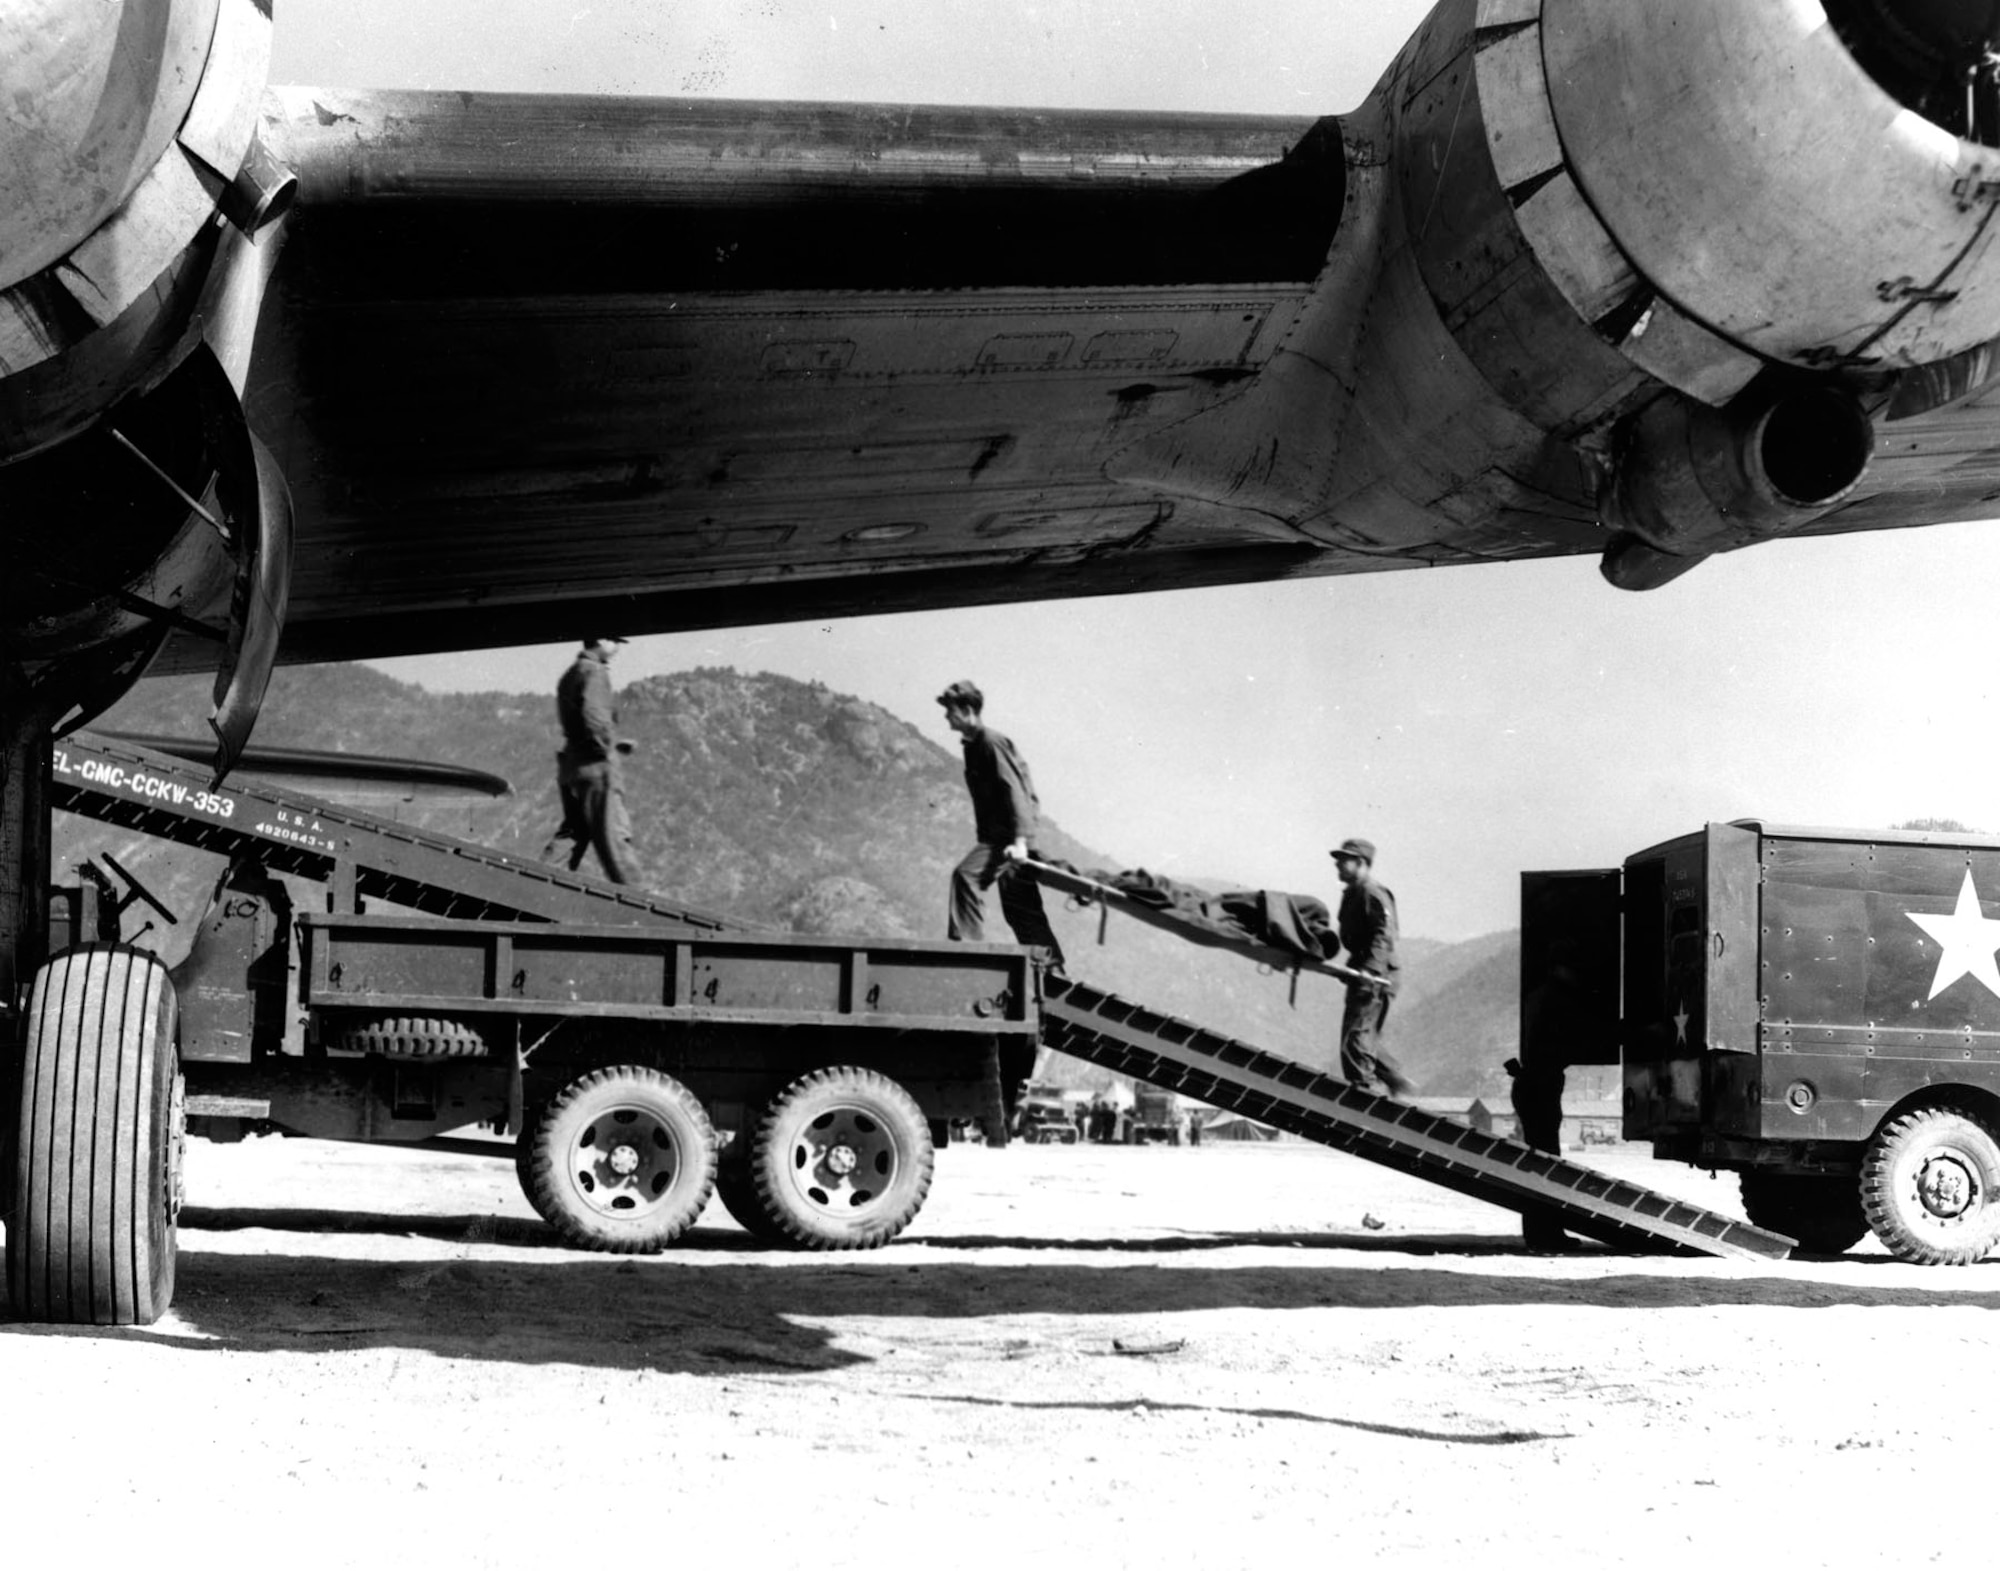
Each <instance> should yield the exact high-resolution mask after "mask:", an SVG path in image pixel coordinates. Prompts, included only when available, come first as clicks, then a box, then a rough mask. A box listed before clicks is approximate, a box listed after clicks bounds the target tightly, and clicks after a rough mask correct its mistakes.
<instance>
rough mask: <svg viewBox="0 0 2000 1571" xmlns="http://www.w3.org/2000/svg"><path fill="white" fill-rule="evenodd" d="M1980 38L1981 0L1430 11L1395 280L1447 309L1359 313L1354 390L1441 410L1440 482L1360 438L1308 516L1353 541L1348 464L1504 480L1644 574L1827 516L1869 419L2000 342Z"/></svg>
mask: <svg viewBox="0 0 2000 1571" xmlns="http://www.w3.org/2000/svg"><path fill="white" fill-rule="evenodd" d="M1996 40H2000V6H1995V5H1993V4H1991V3H1984V0H1982V3H1978V4H1974V3H1972V0H1914V3H1911V0H1827V3H1826V5H1824V6H1822V5H1821V4H1820V3H1818V0H1760V3H1757V4H1745V3H1743V0H1674V3H1672V4H1643V3H1639V0H1627V3H1613V4H1607V3H1605V0H1443V3H1442V4H1440V5H1439V7H1438V8H1437V10H1436V11H1435V12H1433V14H1432V16H1431V17H1430V19H1429V20H1428V21H1427V22H1426V24H1425V27H1424V29H1423V30H1422V31H1421V32H1419V34H1418V35H1417V36H1416V37H1415V38H1414V39H1413V40H1412V41H1411V43H1410V45H1409V46H1408V48H1407V49H1406V50H1405V51H1404V54H1403V56H1402V57H1400V58H1399V60H1398V61H1397V63H1396V66H1395V67H1394V68H1393V69H1392V71H1391V73H1390V76H1389V77H1388V78H1387V79H1385V82H1384V86H1383V99H1384V104H1385V109H1386V113H1387V125H1386V128H1385V129H1386V131H1387V134H1388V141H1389V149H1390V157H1389V159H1388V160H1387V163H1388V165H1389V170H1390V175H1389V178H1390V181H1391V182H1392V184H1393V187H1394V200H1393V206H1394V208H1395V221H1396V225H1397V227H1398V228H1399V230H1400V235H1399V236H1398V237H1396V239H1395V240H1392V241H1391V243H1390V245H1389V246H1388V247H1387V249H1386V250H1385V251H1384V253H1383V254H1384V257H1385V261H1384V262H1383V264H1382V265H1383V274H1382V276H1383V277H1384V278H1385V279H1388V280H1391V281H1393V280H1394V278H1395V275H1396V271H1397V269H1398V268H1399V267H1400V266H1402V265H1404V264H1403V263H1402V261H1401V259H1400V256H1399V253H1401V254H1403V255H1407V258H1408V264H1409V265H1413V266H1414V269H1415V271H1416V273H1417V275H1418V276H1419V277H1420V279H1421V283H1422V287H1423V289H1424V291H1425V292H1426V293H1427V294H1428V296H1429V303H1430V305H1431V306H1432V307H1433V308H1434V310H1435V313H1436V318H1435V323H1436V325H1435V327H1433V326H1431V325H1430V324H1428V323H1422V324H1418V325H1417V326H1416V327H1411V326H1410V325H1409V313H1407V312H1405V313H1404V324H1403V326H1402V327H1401V328H1400V329H1399V331H1398V334H1397V336H1394V337H1392V336H1391V335H1390V334H1389V333H1388V332H1386V331H1384V330H1381V329H1376V330H1375V338H1376V340H1377V341H1376V342H1375V343H1373V344H1372V345H1371V344H1370V343H1369V342H1368V341H1367V339H1365V338H1364V339H1363V340H1362V341H1361V342H1360V343H1359V345H1358V349H1357V354H1356V376H1355V378H1354V382H1355V385H1356V386H1358V387H1360V388H1362V389H1366V390H1368V391H1367V393H1365V394H1364V395H1363V396H1364V397H1370V398H1373V399H1374V400H1375V401H1376V402H1377V403H1379V402H1380V400H1381V399H1382V398H1383V396H1385V394H1386V392H1387V391H1388V390H1389V389H1392V388H1393V389H1396V400H1397V402H1398V403H1399V404H1401V405H1405V406H1408V407H1409V408H1411V409H1412V410H1414V411H1417V412H1419V413H1421V412H1422V411H1426V410H1433V409H1435V410H1438V411H1440V415H1439V418H1438V421H1437V423H1436V425H1435V426H1434V427H1432V428H1431V430H1430V433H1429V434H1428V435H1427V437H1426V442H1425V445H1424V447H1423V448H1422V449H1421V450H1420V451H1422V452H1423V453H1425V454H1434V455H1441V456H1442V458H1443V461H1444V462H1443V466H1442V467H1444V468H1445V469H1446V471H1447V479H1451V478H1452V477H1453V476H1456V477H1459V478H1457V479H1456V480H1455V481H1454V483H1455V484H1456V485H1457V487H1458V489H1457V490H1446V491H1443V492H1435V491H1434V492H1433V494H1430V495H1424V494H1420V493H1418V492H1416V491H1415V490H1414V489H1413V488H1412V485H1411V482H1410V481H1409V480H1408V479H1406V478H1404V477H1403V475H1401V474H1399V473H1398V472H1397V469H1396V468H1395V467H1394V465H1393V464H1390V463H1382V462H1380V461H1379V460H1377V459H1376V458H1375V455H1373V454H1371V453H1369V452H1367V451H1366V450H1365V449H1363V448H1362V447H1361V446H1360V445H1359V444H1357V443H1354V442H1352V441H1350V442H1348V443H1347V444H1346V449H1347V451H1346V453H1345V455H1344V457H1345V458H1346V460H1347V461H1348V462H1350V463H1354V461H1355V455H1357V454H1358V455H1359V457H1360V464H1357V465H1356V467H1355V469H1354V470H1353V471H1351V472H1350V474H1349V475H1347V476H1339V477H1337V479H1336V489H1335V491H1334V496H1335V498H1336V500H1335V502H1334V505H1333V507H1332V508H1331V509H1329V513H1330V515H1331V516H1332V517H1333V518H1334V519H1335V523H1334V525H1333V527H1331V528H1329V529H1326V530H1321V529H1317V528H1313V526H1312V525H1310V524H1309V525H1308V526H1307V527H1308V528H1309V529H1312V532H1314V533H1324V534H1326V535H1328V536H1329V537H1331V538H1335V539H1339V538H1341V537H1342V526H1341V525H1340V523H1339V517H1340V509H1339V503H1338V500H1337V498H1338V494H1339V493H1338V486H1339V484H1340V482H1341V481H1345V482H1346V483H1347V484H1348V485H1349V486H1351V487H1352V491H1351V494H1353V495H1355V496H1357V497H1364V498H1375V497H1379V496H1380V495H1381V493H1382V491H1383V489H1384V488H1385V487H1394V488H1395V489H1396V490H1398V491H1400V492H1401V493H1402V494H1403V495H1404V496H1405V497H1406V498H1407V499H1408V500H1409V501H1411V502H1414V503H1416V504H1417V505H1418V506H1420V507H1423V508H1425V509H1427V510H1431V511H1454V512H1456V511H1463V512H1466V513H1470V512H1474V511H1477V510H1481V509H1482V507H1483V508H1487V509H1490V507H1491V506H1492V503H1493V501H1494V500H1496V499H1500V500H1502V501H1504V500H1505V498H1503V497H1501V493H1500V492H1499V491H1497V490H1496V489H1495V482H1493V481H1491V480H1490V479H1488V480H1481V479H1480V478H1479V477H1480V475H1481V473H1482V471H1483V472H1484V473H1485V474H1486V475H1488V476H1491V475H1493V474H1494V473H1495V472H1500V471H1504V472H1505V473H1507V474H1509V475H1511V476H1513V477H1515V478H1516V479H1520V480H1526V481H1527V482H1528V483H1529V485H1530V486H1531V488H1532V489H1533V490H1534V491H1538V492H1539V493H1541V495H1542V496H1543V497H1546V498H1547V499H1548V500H1549V503H1550V504H1553V506H1554V507H1556V508H1560V507H1562V506H1564V505H1566V504H1567V505H1579V506H1581V507H1584V508H1588V509H1590V510H1592V511H1594V512H1595V513H1596V515H1597V519H1598V522H1599V525H1600V526H1601V529H1602V530H1603V531H1608V532H1606V533H1603V534H1602V536H1601V538H1602V540H1603V543H1604V546H1605V548H1606V549H1607V553H1608V554H1607V557H1606V561H1605V570H1606V575H1607V577H1610V578H1611V579H1612V581H1613V582H1614V583H1619V584H1623V585H1625V586H1627V587H1644V586H1646V585H1647V584H1649V583H1653V582H1663V581H1664V580H1665V578H1666V577H1671V576H1673V575H1674V574H1675V573H1677V572H1679V571H1682V570H1684V569H1685V568H1686V567H1687V566H1689V565H1692V563H1693V562H1694V561H1697V560H1699V559H1700V557H1701V556H1702V555H1705V554H1707V553H1708V552H1711V551H1715V550H1723V549H1730V548H1733V547H1735V546H1739V545H1743V544H1748V543H1751V542H1752V541H1754V540H1757V539H1762V538H1766V537H1768V536H1771V535H1776V534H1782V533H1785V532H1788V531H1789V530H1792V529H1795V528H1797V527H1799V526H1800V525H1801V524H1802V523H1804V522H1807V521H1808V520H1810V519H1811V518H1814V517H1817V516H1819V514H1821V513H1823V512H1825V511H1826V510H1827V509H1828V508H1830V507H1832V506H1834V505H1837V503H1838V502H1839V500H1840V499H1841V498H1843V497H1844V496H1846V495H1847V494H1848V493H1849V491H1850V490H1852V489H1853V487H1854V485H1855V483H1856V482H1857V481H1858V480H1859V479H1860V478H1861V477H1862V475H1863V473H1864V472H1865V469H1866V465H1867V463H1868V460H1869V456H1870V453H1871V452H1872V447H1873V436H1872V430H1867V429H1864V428H1865V427H1867V426H1868V425H1869V422H1870V420H1872V419H1876V418H1881V417H1883V416H1884V415H1885V414H1892V415H1894V416H1896V417H1900V416H1902V415H1904V414H1908V413H1914V412H1917V411H1919V410H1921V409H1923V408H1928V407H1933V406H1935V405H1936V404H1937V403H1939V402H1942V401H1945V400H1947V399H1949V398H1955V397H1958V396H1962V395H1963V394H1965V393H1967V392H1969V391H1971V390H1972V389H1973V388H1974V387H1975V386H1977V385H1978V384H1979V382H1980V380H1981V379H1982V378H1984V377H1986V376H1988V375H1990V373H1991V368H1992V367H1993V365H1994V364H1995V363H1996V355H1995V350H1996V347H2000V344H1996V340H2000V224H1996V222H1995V218H1996V214H2000V146H1996V145H1990V144H2000V86H1996V82H1995V78H1994V74H1993V71H1992V68H1991V67H1990V65H1988V64H1986V63H1985V62H1986V61H1987V60H1988V58H1989V52H1990V50H1991V48H1992V46H1993V44H1994V43H1995V42H1996ZM1365 179H1366V176H1365V174H1364V175H1363V183H1365ZM1339 252H1340V242H1339V241H1338V240H1337V241H1336V245H1335V257H1334V260H1335V262H1336V263H1338V261H1339V260H1340V256H1339ZM1439 328H1441V329H1442V330H1443V334H1445V335H1448V337H1449V344H1448V345H1447V344H1445V343H1443V342H1441V341H1439V338H1438V332H1437V330H1438V329H1439ZM1461 356H1462V357H1463V362H1462V363H1463V365H1464V366H1465V367H1466V368H1467V369H1469V370H1471V371H1474V372H1476V373H1477V377H1478V380H1479V381H1480V382H1481V383H1483V384H1484V387H1485V388H1486V389H1487V390H1489V393H1490V394H1497V395H1498V397H1497V399H1491V400H1490V401H1489V402H1488V403H1487V404H1486V405H1485V406H1484V407H1483V409H1482V406H1481V405H1480V404H1479V403H1478V401H1477V400H1476V399H1475V398H1473V397H1471V396H1470V395H1468V394H1466V393H1465V392H1464V391H1463V390H1462V386H1463V383H1464V382H1465V380H1466V378H1465V377H1464V375H1463V374H1462V373H1461V372H1455V371H1454V370H1453V369H1452V367H1453V364H1454V363H1455V362H1458V360H1459V357H1461ZM1704 409H1706V410H1710V411H1718V412H1720V413H1717V414H1715V415H1714V416H1713V417H1712V418H1710V417H1707V416H1704V415H1703V413H1702V411H1703V410H1704ZM1523 425H1525V427H1526V429H1525V430H1524V429H1523ZM1510 427H1511V429H1510ZM1559 452H1567V453H1569V454H1573V455H1575V462H1574V463H1572V464H1565V463H1564V462H1561V461H1558V460H1556V459H1555V458H1552V457H1551V455H1552V454H1555V453H1559ZM1669 455H1672V456H1669ZM1361 465H1371V466H1373V471H1372V472H1370V470H1369V469H1368V468H1363V467H1361ZM1409 468H1410V465H1409V464H1408V463H1407V461H1406V462H1405V463H1404V470H1405V471H1406V472H1407V471H1408V469H1409ZM1725 471H1726V472H1727V475H1728V478H1726V479H1725V478H1723V476H1724V473H1725ZM1572 477H1573V478H1572ZM1566 480H1568V481H1569V482H1570V483H1569V485H1568V487H1567V489H1566V488H1565V481H1566ZM1482 485H1483V486H1485V487H1486V488H1487V492H1488V495H1487V496H1486V497H1485V498H1484V499H1483V500H1482V498H1481V496H1480V493H1479V487H1481V486H1482ZM1517 494H1518V493H1517ZM1538 510H1545V509H1538ZM1489 550H1490V552H1491V554H1494V555H1501V554H1504V553H1505V542H1504V539H1496V541H1495V542H1493V544H1492V545H1491V546H1490V547H1489ZM1663 557H1664V558H1669V559H1670V560H1664V561H1663V560H1659V559H1660V558H1663ZM1674 558H1677V559H1678V560H1671V559H1674Z"/></svg>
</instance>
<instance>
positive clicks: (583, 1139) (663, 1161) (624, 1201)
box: [528, 1064, 715, 1255]
mask: <svg viewBox="0 0 2000 1571" xmlns="http://www.w3.org/2000/svg"><path fill="white" fill-rule="evenodd" d="M528 1183H529V1188H528V1199H529V1202H530V1203H531V1204H532V1205H533V1206H534V1208H535V1209H536V1210H537V1211H539V1212H540V1213H541V1214H542V1216H543V1217H545V1218H546V1219H547V1220H548V1222H549V1224H550V1225H551V1226H552V1227H554V1228H555V1230H556V1231H557V1232H559V1233H561V1234H562V1235H563V1237H564V1238H565V1239H567V1240H568V1241H569V1242H570V1243H572V1244H576V1245H579V1246H580V1247H582V1248H585V1249H601V1250H605V1251H607V1252H609V1253H612V1254H626V1255H635V1254H651V1253H654V1252H656V1251H658V1250H661V1249H664V1248H666V1246H667V1245H668V1244H670V1243H672V1242H673V1241H674V1240H675V1239H676V1238H678V1237H679V1236H680V1235H681V1234H682V1233H684V1232H686V1231H687V1230H688V1229H689V1228H690V1227H692V1226H693V1225H694V1223H695V1221H696V1219H697V1218H699V1217H700V1215H701V1213H702V1211H703V1209H704V1208H705V1207H706V1206H707V1205H708V1197H709V1195H710V1194H711V1193H712V1192H713V1190H714V1187H715V1131H714V1129H713V1128H711V1127H710V1125H709V1122H708V1114H707V1112H705V1111H704V1110H703V1108H702V1105H701V1103H700V1101H699V1100H697V1098H696V1097H695V1094H694V1093H693V1092H692V1091H690V1090H688V1088H687V1087H686V1086H684V1085H682V1084H681V1083H680V1082H679V1081H678V1080H676V1079H674V1078H673V1077H672V1076H671V1075H665V1074H662V1073H661V1072H660V1071H659V1070H657V1069H648V1068H644V1067H641V1066H639V1065H630V1064H627V1065H619V1066H617V1067H615V1068H610V1069H597V1070H593V1071H592V1072H591V1073H589V1074H587V1075H584V1076H583V1077H581V1078H580V1079H577V1080H574V1081H572V1082H571V1083H570V1084H569V1085H568V1086H567V1087H565V1088H564V1090H563V1091H562V1093H561V1094H560V1095H558V1096H557V1097H556V1098H555V1100H554V1101H552V1102H551V1103H550V1104H549V1105H548V1108H547V1110H546V1111H544V1112H543V1114H542V1116H541V1118H540V1120H539V1121H537V1123H536V1124H535V1126H534V1135H533V1138H532V1141H531V1144H530V1149H529V1155H528Z"/></svg>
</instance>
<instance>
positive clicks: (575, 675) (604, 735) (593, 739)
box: [542, 638, 632, 884]
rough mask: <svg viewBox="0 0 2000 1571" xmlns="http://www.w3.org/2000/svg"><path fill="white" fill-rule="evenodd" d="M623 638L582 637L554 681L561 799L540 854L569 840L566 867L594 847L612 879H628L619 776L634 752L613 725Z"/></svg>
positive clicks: (628, 832)
mask: <svg viewBox="0 0 2000 1571" xmlns="http://www.w3.org/2000/svg"><path fill="white" fill-rule="evenodd" d="M624 642H625V640H624V639H622V638H586V639H585V640H584V641H583V648H582V649H580V650H579V651H578V652H577V656H576V659H575V660H574V661H572V662H571V663H570V667H569V669H568V670H567V671H565V672H563V674H562V680H561V681H559V682H557V683H556V718H557V719H558V720H559V721H561V722H562V732H563V746H562V751H561V752H560V753H558V754H556V791H557V793H558V794H559V795H560V796H561V798H562V810H563V820H562V825H561V827H560V828H558V829H557V830H556V832H555V835H554V837H553V838H552V839H551V840H550V841H549V844H548V845H547V847H545V848H544V850H543V852H542V854H543V855H544V856H547V855H549V854H550V853H551V852H553V851H554V850H555V847H556V843H557V841H561V840H568V841H570V842H572V844H571V847H570V853H569V866H570V871H571V872H574V871H576V869H577V867H578V866H579V865H580V864H581V863H582V861H583V853H584V852H585V851H586V850H590V849H592V848H595V849H596V851H597V860H598V862H599V863H600V864H601V865H602V867H603V868H604V876H605V877H606V878H608V879H609V880H610V881H611V882H612V883H614V884H629V883H631V882H632V874H631V868H630V864H629V862H628V861H627V859H626V844H627V842H628V841H629V840H630V839H631V826H630V823H629V821H628V819H627V818H626V814H625V793H624V788H623V785H622V784H621V783H620V781H619V778H618V756H619V755H620V754H621V753H629V752H631V751H632V744H631V743H630V742H625V741H620V740H619V739H618V736H617V733H616V731H615V729H614V727H615V725H616V722H617V719H618V716H617V715H616V713H614V712H613V710H612V708H611V656H612V653H613V650H614V648H615V646H617V645H619V644H622V643H624Z"/></svg>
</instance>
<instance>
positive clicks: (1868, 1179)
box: [1861, 1107, 2000, 1266]
mask: <svg viewBox="0 0 2000 1571" xmlns="http://www.w3.org/2000/svg"><path fill="white" fill-rule="evenodd" d="M1861 1203H1862V1207H1863V1209H1864V1210H1865V1211H1866V1213H1867V1216H1868V1225H1869V1226H1870V1227H1871V1228H1873V1229H1874V1230H1875V1236H1876V1237H1877V1238H1879V1239H1881V1240H1882V1243H1883V1245H1884V1247H1886V1248H1887V1249H1888V1251H1889V1252H1890V1253H1891V1254H1893V1255H1895V1256H1896V1257H1897V1258H1898V1259H1900V1260H1908V1261H1912V1262H1914V1263H1915V1264H1918V1265H1954V1266H1962V1265H1970V1264H1971V1263H1972V1262H1973V1261H1975V1260H1981V1259H1984V1258H1985V1257H1986V1255H1987V1253H1988V1252H1989V1251H1990V1250H1991V1249H1992V1248H1993V1245H1994V1242H1995V1241H1996V1239H2000V1139H1996V1138H1995V1136H1994V1133H1993V1130H1992V1129H1991V1128H1990V1127H1989V1126H1988V1125H1987V1123H1986V1122H1985V1120H1983V1119H1981V1118H1977V1117H1975V1116H1973V1115H1972V1114H1971V1113H1967V1112H1963V1111H1961V1110H1959V1109H1957V1108H1950V1107H1923V1108H1918V1109H1916V1110H1915V1111H1913V1112H1908V1113H1903V1114H1901V1115H1899V1116H1898V1117H1896V1118H1893V1119H1891V1120H1890V1121H1889V1122H1888V1123H1886V1124H1884V1125H1883V1126H1882V1127H1881V1128H1880V1129H1879V1130H1877V1131H1876V1133H1875V1138H1874V1139H1873V1140H1872V1141H1870V1142H1869V1145H1868V1154H1867V1156H1866V1157H1865V1158H1863V1160H1862V1166H1861Z"/></svg>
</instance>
